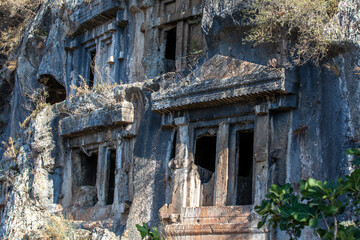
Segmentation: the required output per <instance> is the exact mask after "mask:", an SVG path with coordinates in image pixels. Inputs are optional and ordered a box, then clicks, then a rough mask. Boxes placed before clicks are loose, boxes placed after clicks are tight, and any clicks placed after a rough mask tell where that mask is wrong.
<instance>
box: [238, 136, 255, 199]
mask: <svg viewBox="0 0 360 240" xmlns="http://www.w3.org/2000/svg"><path fill="white" fill-rule="evenodd" d="M253 149H254V132H252V131H251V132H250V131H247V132H242V131H239V132H237V164H238V174H237V195H236V205H250V204H253V197H252V195H253V179H252V176H253Z"/></svg>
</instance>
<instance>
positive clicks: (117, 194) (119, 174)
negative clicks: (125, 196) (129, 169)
mask: <svg viewBox="0 0 360 240" xmlns="http://www.w3.org/2000/svg"><path fill="white" fill-rule="evenodd" d="M122 155H123V139H122V138H120V139H118V142H117V147H116V170H115V190H114V204H115V205H120V204H121V202H122V197H121V196H122V191H123V190H122V189H123V188H122V186H123V175H124V172H123V169H122Z"/></svg>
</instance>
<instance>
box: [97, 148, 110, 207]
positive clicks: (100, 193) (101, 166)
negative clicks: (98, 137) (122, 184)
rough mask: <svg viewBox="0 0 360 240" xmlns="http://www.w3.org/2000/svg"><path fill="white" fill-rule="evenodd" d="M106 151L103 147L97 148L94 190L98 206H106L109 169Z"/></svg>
mask: <svg viewBox="0 0 360 240" xmlns="http://www.w3.org/2000/svg"><path fill="white" fill-rule="evenodd" d="M108 151H109V150H108V149H106V148H105V147H104V146H99V154H98V164H97V174H96V189H97V197H98V203H97V204H98V205H100V206H104V205H105V204H106V194H107V192H106V184H107V181H106V176H107V174H106V173H107V171H108V168H109V166H108V165H109V161H108V158H107V155H108Z"/></svg>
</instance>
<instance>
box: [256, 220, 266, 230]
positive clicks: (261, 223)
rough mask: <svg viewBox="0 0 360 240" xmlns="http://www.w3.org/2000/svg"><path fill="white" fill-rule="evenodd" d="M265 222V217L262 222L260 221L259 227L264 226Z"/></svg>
mask: <svg viewBox="0 0 360 240" xmlns="http://www.w3.org/2000/svg"><path fill="white" fill-rule="evenodd" d="M265 223H266V218H263V219H262V220H261V221H260V222H258V224H257V228H262V227H263V226H264V224H265Z"/></svg>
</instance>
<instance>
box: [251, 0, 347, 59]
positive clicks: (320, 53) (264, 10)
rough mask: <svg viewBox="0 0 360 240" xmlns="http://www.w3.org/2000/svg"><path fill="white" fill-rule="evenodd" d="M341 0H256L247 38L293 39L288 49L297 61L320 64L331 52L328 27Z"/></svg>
mask: <svg viewBox="0 0 360 240" xmlns="http://www.w3.org/2000/svg"><path fill="white" fill-rule="evenodd" d="M339 2H340V0H297V1H293V0H255V1H254V2H253V3H252V6H251V10H250V15H251V16H253V18H252V21H253V23H254V25H255V26H254V28H252V29H251V30H250V31H249V33H248V36H247V37H246V39H245V40H246V41H251V42H255V43H256V44H260V43H264V42H275V43H278V44H281V45H286V44H284V43H286V42H289V41H290V40H291V44H290V47H288V49H287V50H288V52H289V53H290V55H291V57H292V60H293V61H294V63H295V64H297V65H299V64H303V63H306V62H308V61H309V60H311V61H313V62H314V63H315V64H318V63H319V61H320V60H321V59H322V58H323V57H324V56H326V55H327V54H328V51H329V48H330V41H331V36H330V35H329V34H328V33H327V31H326V27H327V24H328V23H329V21H330V20H331V19H332V18H333V16H334V15H335V14H336V13H337V12H338V4H339Z"/></svg>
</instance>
